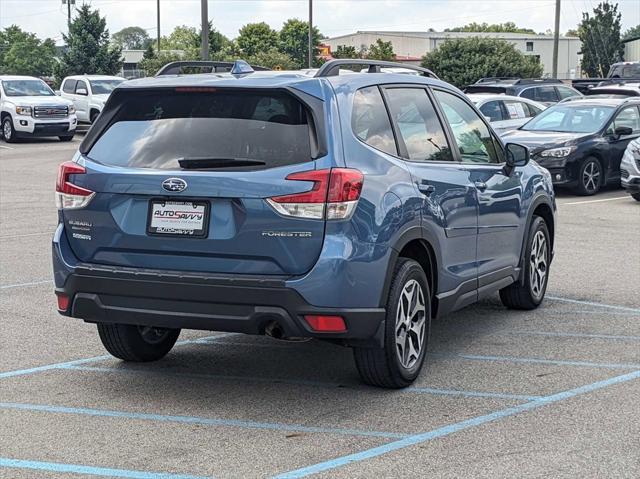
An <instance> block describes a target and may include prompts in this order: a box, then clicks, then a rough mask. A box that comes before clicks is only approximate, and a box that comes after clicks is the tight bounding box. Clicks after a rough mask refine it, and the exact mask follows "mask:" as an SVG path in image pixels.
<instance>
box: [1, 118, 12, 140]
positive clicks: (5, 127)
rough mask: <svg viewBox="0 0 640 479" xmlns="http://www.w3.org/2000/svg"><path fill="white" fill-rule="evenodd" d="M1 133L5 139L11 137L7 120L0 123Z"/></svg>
mask: <svg viewBox="0 0 640 479" xmlns="http://www.w3.org/2000/svg"><path fill="white" fill-rule="evenodd" d="M2 135H3V136H4V139H5V140H10V139H11V123H9V120H6V121H5V122H4V123H3V125H2Z"/></svg>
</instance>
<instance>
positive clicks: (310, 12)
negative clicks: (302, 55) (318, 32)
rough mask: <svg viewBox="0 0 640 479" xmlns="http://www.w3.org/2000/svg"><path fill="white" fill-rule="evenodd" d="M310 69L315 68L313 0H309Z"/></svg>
mask: <svg viewBox="0 0 640 479" xmlns="http://www.w3.org/2000/svg"><path fill="white" fill-rule="evenodd" d="M309 68H313V0H309Z"/></svg>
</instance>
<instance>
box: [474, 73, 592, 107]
mask: <svg viewBox="0 0 640 479" xmlns="http://www.w3.org/2000/svg"><path fill="white" fill-rule="evenodd" d="M463 91H464V92H465V93H467V94H469V93H503V94H505V95H511V96H521V97H523V98H528V99H529V100H533V101H537V102H540V103H543V104H545V105H547V106H549V105H553V104H554V103H558V102H559V101H561V100H564V99H565V98H571V97H575V96H582V93H580V92H579V91H578V90H576V89H575V88H572V87H570V86H567V85H564V84H563V83H562V81H560V80H556V79H554V78H504V77H492V78H481V79H480V80H478V81H477V82H476V83H474V84H473V85H468V86H466V87H465V88H464V90H463Z"/></svg>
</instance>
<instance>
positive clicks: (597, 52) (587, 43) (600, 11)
mask: <svg viewBox="0 0 640 479" xmlns="http://www.w3.org/2000/svg"><path fill="white" fill-rule="evenodd" d="M621 18H622V15H621V14H620V13H619V12H618V4H615V5H612V4H610V3H608V2H602V3H600V4H598V6H597V7H596V8H594V9H593V15H589V12H584V13H583V14H582V22H580V24H579V25H578V36H579V37H580V40H581V41H582V71H583V73H586V74H587V76H589V77H603V76H605V75H606V74H607V72H608V71H609V67H610V66H611V64H612V63H615V62H617V61H620V60H621V59H622V57H623V55H624V45H623V44H622V43H621V42H620V28H621V25H620V20H621Z"/></svg>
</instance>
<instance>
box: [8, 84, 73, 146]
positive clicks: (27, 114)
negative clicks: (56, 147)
mask: <svg viewBox="0 0 640 479" xmlns="http://www.w3.org/2000/svg"><path fill="white" fill-rule="evenodd" d="M0 123H1V124H2V138H4V140H5V141H6V142H8V143H11V142H14V141H16V140H17V139H18V138H26V137H41V136H57V137H58V138H59V139H60V141H71V140H72V139H73V135H74V134H75V132H76V126H77V118H76V112H75V108H74V106H73V103H71V102H70V101H68V100H65V99H63V98H60V97H58V96H56V94H55V93H54V92H53V90H52V89H51V88H49V86H48V85H47V84H46V83H45V82H43V81H42V80H40V79H39V78H35V77H29V76H15V75H0Z"/></svg>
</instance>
